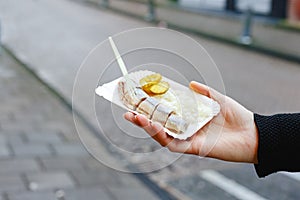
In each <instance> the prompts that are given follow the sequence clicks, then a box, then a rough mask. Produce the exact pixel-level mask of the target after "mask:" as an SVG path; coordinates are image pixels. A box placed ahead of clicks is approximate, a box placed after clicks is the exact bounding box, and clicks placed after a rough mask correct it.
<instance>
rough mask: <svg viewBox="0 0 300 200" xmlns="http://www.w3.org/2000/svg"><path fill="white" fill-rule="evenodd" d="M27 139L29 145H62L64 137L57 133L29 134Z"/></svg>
mask: <svg viewBox="0 0 300 200" xmlns="http://www.w3.org/2000/svg"><path fill="white" fill-rule="evenodd" d="M25 137H26V139H27V141H28V142H29V143H61V142H62V141H63V137H62V136H61V135H59V134H57V133H46V134H44V133H27V134H25Z"/></svg>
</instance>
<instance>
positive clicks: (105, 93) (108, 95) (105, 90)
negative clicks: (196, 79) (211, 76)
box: [95, 70, 220, 140]
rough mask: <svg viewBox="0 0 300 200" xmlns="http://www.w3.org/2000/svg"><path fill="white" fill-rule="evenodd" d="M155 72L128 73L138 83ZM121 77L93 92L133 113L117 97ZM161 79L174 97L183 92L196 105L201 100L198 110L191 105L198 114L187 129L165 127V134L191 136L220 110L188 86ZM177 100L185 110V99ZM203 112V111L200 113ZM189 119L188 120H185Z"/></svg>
mask: <svg viewBox="0 0 300 200" xmlns="http://www.w3.org/2000/svg"><path fill="white" fill-rule="evenodd" d="M153 73H155V72H151V71H145V70H141V71H136V72H132V73H130V74H129V77H130V78H131V79H132V80H134V81H136V82H137V83H139V80H140V79H141V78H143V77H145V76H147V75H150V74H153ZM122 79H123V77H120V78H118V79H116V80H114V81H111V82H109V83H106V84H103V85H102V86H99V87H97V88H96V90H95V92H96V94H97V95H99V96H102V97H103V98H105V99H106V100H108V101H110V102H112V103H114V104H116V105H118V106H120V107H122V108H124V109H126V110H128V111H130V112H133V113H136V114H137V112H136V111H134V110H130V109H129V108H127V107H126V106H125V105H124V104H123V102H122V101H121V99H120V98H119V94H118V83H119V81H120V80H122ZM163 81H167V82H168V83H169V84H170V89H169V91H168V92H170V93H172V95H174V96H176V98H177V97H178V96H179V95H177V94H181V93H183V94H184V95H183V96H185V98H187V97H188V100H189V101H191V100H193V101H192V102H191V103H190V104H195V105H197V102H201V107H199V110H197V108H198V106H196V107H195V105H194V106H192V109H196V111H195V110H193V111H194V112H197V113H198V112H199V116H198V114H197V117H195V118H193V122H192V123H190V124H189V126H188V128H187V130H186V131H185V132H184V133H180V134H178V133H174V132H172V131H170V130H168V129H166V128H164V130H165V132H166V133H167V134H169V135H170V136H172V137H174V138H177V139H181V140H185V139H187V138H189V137H191V136H192V135H193V134H195V133H196V132H197V131H198V130H199V129H201V128H202V127H203V126H204V125H205V124H207V123H208V122H209V121H210V120H212V118H213V117H214V116H216V115H217V114H218V113H219V112H220V105H219V104H218V103H217V102H216V101H214V100H212V99H210V98H208V97H206V96H204V95H201V94H198V93H195V92H193V91H192V90H190V89H189V88H188V87H186V86H183V85H181V84H179V83H177V82H175V81H173V80H171V79H168V78H166V77H165V76H163ZM177 101H178V102H179V103H180V106H182V109H181V111H182V112H185V113H186V111H185V110H187V109H188V108H189V107H187V106H188V105H186V104H185V103H186V102H185V101H184V100H182V99H181V98H180V97H178V98H177ZM201 112H203V113H201ZM185 113H182V115H183V116H182V117H183V119H186V118H188V117H189V115H187V116H186V117H184V114H185ZM187 121H189V120H187Z"/></svg>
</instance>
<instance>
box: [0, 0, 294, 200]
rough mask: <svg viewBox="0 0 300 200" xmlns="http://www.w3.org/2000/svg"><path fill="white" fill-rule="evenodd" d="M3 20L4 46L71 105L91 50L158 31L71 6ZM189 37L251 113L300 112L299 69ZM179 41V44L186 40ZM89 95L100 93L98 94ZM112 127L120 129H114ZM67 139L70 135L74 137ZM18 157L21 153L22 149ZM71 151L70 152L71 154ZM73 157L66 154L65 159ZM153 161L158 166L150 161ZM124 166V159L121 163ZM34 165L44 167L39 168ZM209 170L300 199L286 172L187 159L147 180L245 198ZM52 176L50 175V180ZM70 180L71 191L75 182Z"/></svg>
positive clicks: (16, 9)
mask: <svg viewBox="0 0 300 200" xmlns="http://www.w3.org/2000/svg"><path fill="white" fill-rule="evenodd" d="M0 17H1V19H2V22H3V27H4V33H3V41H4V44H5V46H6V47H7V48H9V49H10V50H11V51H12V52H13V53H14V54H15V55H16V56H17V57H18V58H19V59H20V60H22V61H23V62H24V63H26V64H28V66H29V67H30V68H31V69H33V70H34V71H35V72H36V73H37V74H38V75H39V76H40V77H41V78H42V79H43V80H44V81H46V82H48V83H49V84H50V85H51V86H52V87H53V88H55V89H56V90H57V91H59V92H60V93H61V94H62V95H63V97H64V98H66V99H67V100H68V101H71V95H72V86H73V82H74V79H75V75H76V71H77V70H78V68H79V66H80V64H81V62H82V60H83V58H84V57H85V56H86V55H87V53H88V52H89V50H91V49H92V48H93V47H94V46H95V45H96V44H98V43H99V42H101V41H102V40H104V39H106V38H107V37H108V36H109V35H113V34H116V33H118V32H119V31H123V30H126V29H129V28H136V27H145V26H150V25H151V24H148V23H144V22H142V21H138V20H136V19H133V18H129V17H127V16H123V15H117V14H116V13H112V12H109V11H107V10H98V9H95V8H93V7H89V6H84V5H82V4H76V3H74V2H72V1H64V0H60V1H58V0H53V1H46V0H40V1H30V0H24V1H22V2H20V1H17V0H11V1H9V2H7V1H4V0H3V1H0ZM190 36H192V37H193V38H194V39H196V40H197V41H199V42H200V43H201V44H202V45H203V46H204V47H205V48H206V49H207V51H208V52H209V53H210V54H211V56H212V57H213V59H214V61H215V62H216V64H217V65H218V67H219V70H220V72H221V75H222V78H223V80H224V84H225V87H226V93H227V94H228V95H229V96H232V97H233V98H234V99H237V100H238V101H239V102H240V103H242V104H243V105H245V106H246V107H248V108H249V109H251V110H252V111H254V112H259V113H262V114H271V113H276V112H296V111H298V112H299V110H300V105H299V100H300V93H299V90H298V88H297V86H298V85H300V79H299V75H300V67H299V64H296V63H292V62H288V61H284V60H280V59H277V58H274V57H269V56H265V55H261V54H257V53H255V52H249V51H247V50H244V49H240V48H236V47H232V46H227V45H224V44H220V43H217V42H214V41H211V40H206V39H203V38H200V37H197V36H195V35H190ZM178 42H179V43H180V41H178ZM7 73H8V72H7ZM8 74H9V73H8ZM87 79H88V78H87ZM89 89H91V90H93V89H94V88H89ZM83 92H84V91H83ZM75 106H76V108H77V109H78V110H79V111H80V112H81V113H83V115H84V116H85V117H86V118H89V119H90V118H92V117H94V116H93V115H92V114H91V113H90V112H89V111H88V110H87V108H86V106H87V105H85V102H84V101H83V102H80V103H79V104H78V105H75ZM5 109H7V108H5ZM8 109H9V106H8ZM35 118H37V120H38V119H40V116H35ZM18 124H19V126H20V127H22V126H23V125H24V126H25V127H27V126H28V125H27V124H28V122H27V121H26V120H25V121H20V122H19V123H18ZM57 124H58V125H57ZM57 126H58V127H65V126H64V123H53V124H52V125H49V128H50V127H51V128H55V127H57ZM108 126H111V127H112V128H113V126H112V125H111V124H108ZM12 129H13V128H12ZM112 130H113V131H112V136H118V134H119V133H118V130H114V129H112ZM65 135H67V136H66V137H69V135H68V134H65ZM12 137H13V136H12ZM17 138H18V137H17ZM17 140H19V139H17ZM49 140H50V139H49ZM52 140H55V139H52ZM71 140H72V139H71ZM117 142H120V141H117ZM121 142H124V143H127V144H129V145H131V147H133V150H135V151H143V150H144V149H143V148H141V146H142V147H149V148H155V147H156V146H155V143H153V142H151V141H146V142H145V141H142V142H140V143H137V142H133V141H131V140H123V141H121ZM139 144H140V145H139ZM147 144H148V145H147ZM102 146H103V145H102ZM39 148H44V149H43V150H41V152H39V153H41V154H48V153H49V152H48V150H47V147H39ZM70 148H71V147H70ZM98 148H101V146H98ZM102 148H103V150H104V149H105V148H104V147H102ZM58 149H59V146H55V145H51V151H55V150H58ZM27 151H28V152H27V153H28V154H32V153H33V152H32V151H31V152H30V150H27ZM1 152H2V154H3V155H4V156H10V153H11V152H9V151H7V150H6V149H5V148H4V150H2V151H1ZM19 152H20V153H21V152H22V151H21V150H19ZM68 152H69V153H70V151H68ZM22 153H23V152H22ZM66 153H67V152H64V154H66ZM108 154H109V153H108ZM169 156H171V154H170V153H168V152H164V153H162V154H161V157H160V159H161V160H162V161H163V160H164V159H166V158H168V157H169ZM41 160H42V161H43V162H45V163H47V164H46V165H45V168H46V169H47V168H49V167H50V169H56V167H55V164H54V163H55V162H57V160H56V159H53V160H52V161H51V159H41ZM125 161H129V162H131V163H136V164H139V160H136V159H135V160H134V159H133V158H132V157H126V158H125ZM23 162H25V164H26V165H25V166H27V165H29V166H30V164H32V163H31V160H29V161H27V160H26V161H23ZM74 162H76V161H74V160H70V161H69V162H60V163H61V164H62V165H63V168H65V169H68V168H71V169H73V168H78V166H76V165H73V164H72V163H74ZM148 163H149V165H151V160H149V161H148ZM123 164H124V162H123V161H122V163H121V165H123ZM3 165H4V164H3ZM7 165H8V166H9V165H12V164H7ZM125 165H126V164H125ZM75 166H76V167H75ZM91 166H93V167H94V166H98V165H97V164H94V165H89V167H90V168H93V167H91ZM33 167H35V168H38V166H35V165H34V166H33ZM141 167H143V166H141ZM144 167H148V166H144ZM29 168H30V167H29ZM208 169H209V170H211V169H213V170H215V172H218V174H219V175H222V176H221V177H223V179H222V180H224V177H225V178H226V180H227V179H228V180H234V182H236V183H238V184H239V185H241V186H243V187H244V188H246V189H248V190H249V191H254V192H256V193H258V195H260V196H261V197H264V198H265V199H299V191H298V188H299V186H300V185H299V181H296V179H293V178H290V177H289V176H286V175H283V174H276V175H272V176H270V177H268V178H266V179H257V177H256V175H255V173H254V169H253V166H251V165H246V164H233V163H225V162H221V161H215V160H210V159H199V158H197V157H193V156H183V157H181V158H180V159H179V160H178V161H176V162H175V163H173V164H172V165H170V166H169V167H167V168H164V169H162V170H160V171H156V172H152V173H149V174H148V176H149V177H150V178H151V179H152V180H154V181H155V182H156V183H157V184H158V185H160V186H161V187H165V188H168V189H169V190H170V191H173V192H174V193H176V194H178V196H180V195H181V196H184V198H191V199H234V198H237V199H242V198H241V197H238V196H237V195H236V193H235V191H234V190H229V191H226V190H224V188H220V187H218V186H216V183H215V182H213V180H212V179H208V178H207V176H203V174H199V172H200V171H203V172H204V173H205V171H206V170H208ZM83 174H84V173H83ZM47 175H48V174H45V176H47ZM77 175H78V174H77ZM78 176H80V175H78ZM82 176H83V175H82ZM92 176H93V175H92ZM64 179H65V181H66V184H68V185H69V184H70V183H69V182H68V178H67V177H65V178H64ZM80 180H84V181H82V182H83V183H86V182H93V179H92V178H86V179H81V178H80ZM282 184H284V186H283V185H282ZM47 187H49V186H47ZM70 187H72V186H70ZM120 191H122V190H120ZM137 194H139V193H137Z"/></svg>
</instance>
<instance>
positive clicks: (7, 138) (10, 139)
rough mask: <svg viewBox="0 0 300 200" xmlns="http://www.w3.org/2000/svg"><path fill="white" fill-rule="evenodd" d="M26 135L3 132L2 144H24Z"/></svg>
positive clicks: (0, 139)
mask: <svg viewBox="0 0 300 200" xmlns="http://www.w3.org/2000/svg"><path fill="white" fill-rule="evenodd" d="M23 137H24V134H22V133H17V132H10V131H8V132H4V131H1V135H0V144H3V143H7V144H20V143H21V144H22V143H24V138H23Z"/></svg>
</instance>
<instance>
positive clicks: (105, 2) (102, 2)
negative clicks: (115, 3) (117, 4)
mask: <svg viewBox="0 0 300 200" xmlns="http://www.w3.org/2000/svg"><path fill="white" fill-rule="evenodd" d="M101 6H102V7H104V8H108V6H109V1H108V0H102V1H101Z"/></svg>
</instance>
